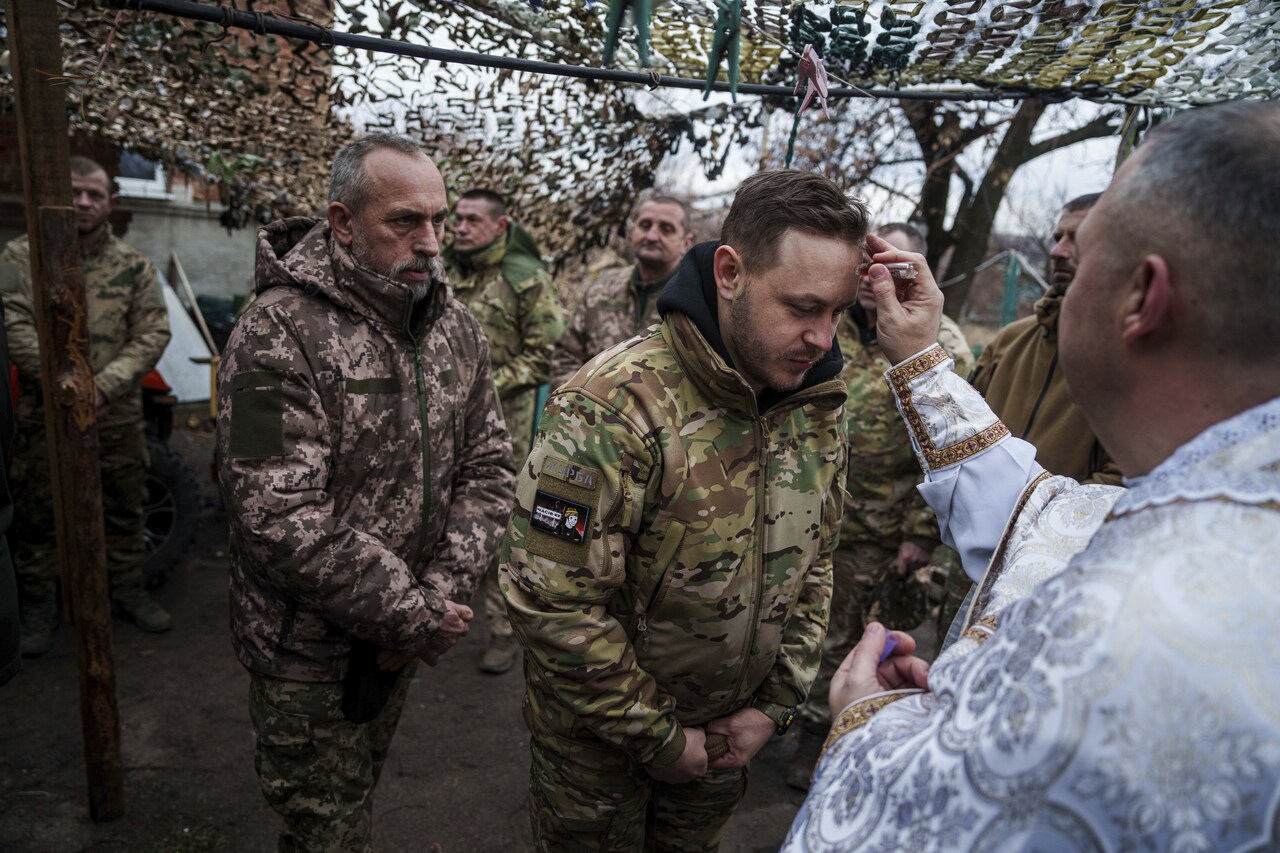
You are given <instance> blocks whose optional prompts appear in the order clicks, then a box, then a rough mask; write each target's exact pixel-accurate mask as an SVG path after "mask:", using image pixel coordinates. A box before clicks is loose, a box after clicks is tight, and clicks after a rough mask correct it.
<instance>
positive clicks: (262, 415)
mask: <svg viewBox="0 0 1280 853" xmlns="http://www.w3.org/2000/svg"><path fill="white" fill-rule="evenodd" d="M437 272H438V277H437V280H436V282H435V283H434V287H433V290H432V292H431V293H430V294H429V295H428V296H427V297H426V298H425V299H423V300H421V301H418V302H416V303H415V301H414V299H413V297H412V294H411V293H410V290H409V288H408V287H407V286H405V285H404V284H401V283H399V282H394V281H391V280H389V279H386V278H383V277H381V276H378V275H375V274H373V273H371V272H369V271H368V270H366V269H363V268H361V267H358V266H356V265H355V263H354V262H353V261H352V259H351V257H350V255H349V254H348V253H347V252H346V251H345V250H344V249H343V248H342V247H341V246H340V245H338V244H337V243H336V241H334V240H333V239H332V238H331V236H330V233H329V228H328V225H327V224H324V223H319V224H318V223H317V222H316V221H315V220H312V219H306V218H301V217H298V218H294V219H286V220H282V221H280V222H276V223H273V224H272V225H270V226H268V227H267V228H265V229H263V230H262V231H261V232H259V239H258V258H257V278H258V282H257V289H258V298H257V299H256V300H255V301H254V302H253V303H252V304H251V305H250V306H249V308H248V309H247V310H246V311H245V313H244V315H243V316H241V318H240V320H239V322H237V324H236V327H235V330H234V331H233V332H232V335H231V339H230V341H229V343H228V344H227V349H226V352H225V353H224V355H223V361H222V364H221V366H220V367H219V370H218V387H219V395H218V398H219V399H218V446H217V454H218V461H219V480H220V483H221V486H222V491H223V495H224V498H225V500H226V504H227V508H228V511H229V513H230V515H231V624H232V632H233V634H234V640H235V647H236V653H237V655H238V657H239V658H240V661H241V663H243V664H244V665H245V666H246V667H248V668H250V669H252V670H255V671H257V672H262V673H265V674H268V675H273V676H276V677H280V678H288V679H294V680H298V681H336V680H339V679H341V678H342V677H343V675H344V673H345V668H346V664H347V658H348V657H349V654H350V643H351V638H352V637H356V638H359V639H361V640H365V641H367V642H370V643H374V644H376V645H378V646H381V647H384V648H392V649H408V648H413V647H415V646H418V645H419V644H421V643H422V642H424V641H425V640H426V639H427V638H429V637H430V636H431V634H433V633H434V632H435V631H436V630H437V628H438V627H439V622H440V619H441V618H442V617H443V614H444V609H445V605H444V601H445V600H446V599H447V600H450V601H455V602H464V603H465V602H468V601H470V599H471V597H472V595H473V593H474V591H475V587H476V583H477V581H478V579H479V578H480V576H481V574H482V573H483V571H484V568H485V566H486V565H488V563H489V562H490V560H491V559H492V555H493V553H494V551H495V550H496V548H497V546H498V542H499V539H500V537H501V534H502V529H503V526H504V525H505V523H506V516H507V511H508V507H510V505H511V500H512V491H513V489H512V476H513V470H514V464H513V462H512V459H511V451H510V444H509V440H508V437H507V432H506V428H505V426H504V425H503V423H502V419H501V417H500V416H499V415H498V413H497V409H496V405H495V398H494V391H493V380H492V377H491V372H490V368H489V355H488V346H487V344H486V342H485V339H484V336H483V334H482V333H481V332H480V329H479V327H478V326H477V324H476V322H475V320H474V319H473V318H472V317H471V315H470V314H468V313H467V310H466V309H465V308H463V307H462V306H461V305H460V304H458V303H457V302H456V301H454V300H453V299H452V298H451V297H450V295H449V290H448V287H447V285H446V284H445V282H444V279H443V272H442V268H441V269H440V270H438V271H437Z"/></svg>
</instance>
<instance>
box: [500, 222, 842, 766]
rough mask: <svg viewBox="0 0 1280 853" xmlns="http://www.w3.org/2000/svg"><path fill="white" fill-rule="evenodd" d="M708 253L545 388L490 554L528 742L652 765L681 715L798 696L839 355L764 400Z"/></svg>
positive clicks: (821, 584) (833, 433)
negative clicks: (717, 312) (740, 354)
mask: <svg viewBox="0 0 1280 853" xmlns="http://www.w3.org/2000/svg"><path fill="white" fill-rule="evenodd" d="M715 245H716V244H714V243H711V244H703V245H702V246H698V247H695V248H694V249H693V250H692V251H691V252H690V253H689V254H688V255H686V256H685V259H684V260H683V261H682V262H681V266H680V268H679V269H678V270H677V272H676V276H675V278H674V279H673V280H672V282H671V283H670V284H669V285H668V286H667V289H666V290H665V291H664V293H663V296H662V305H663V309H662V310H663V313H664V315H665V317H664V320H663V322H662V324H661V325H660V326H659V327H657V328H655V329H653V330H651V331H650V332H648V333H647V334H646V335H644V336H642V337H640V338H638V339H636V340H634V341H630V342H628V343H625V344H620V345H618V346H616V347H614V348H612V349H610V350H607V351H606V352H604V353H603V354H601V355H599V356H597V357H596V358H595V359H593V360H592V361H591V362H590V363H588V364H587V365H586V366H585V367H583V368H582V370H580V371H579V372H578V373H577V374H576V375H575V376H574V377H573V378H572V379H571V380H570V381H569V382H567V383H566V384H565V385H564V386H562V387H561V388H560V389H559V390H558V391H557V392H556V393H554V394H553V395H552V397H551V400H550V401H549V402H548V404H547V409H546V414H545V415H544V416H543V420H542V424H541V428H540V430H539V433H538V436H537V439H536V441H535V442H534V448H533V453H532V454H531V455H530V457H529V460H528V462H527V463H526V465H525V466H524V468H523V469H522V470H521V471H520V474H519V477H518V481H517V497H516V509H515V512H514V513H513V515H512V519H511V523H510V525H509V527H508V530H507V538H506V540H505V541H504V543H503V551H502V557H501V560H502V564H501V573H500V574H501V585H502V591H503V594H504V595H505V596H506V599H507V605H508V610H509V612H510V615H511V622H512V625H513V626H514V628H515V630H516V632H517V633H518V635H519V636H520V638H521V640H522V642H523V644H524V646H525V648H526V650H527V654H526V658H525V671H526V680H527V682H528V685H529V698H528V710H529V715H530V718H531V720H530V723H531V726H532V727H533V729H534V732H535V736H553V737H569V738H574V739H577V738H598V739H601V740H603V741H605V742H606V743H608V744H610V745H612V747H614V748H616V749H620V750H622V751H624V752H625V753H627V754H628V755H629V756H631V757H632V758H633V759H634V760H636V761H639V762H642V763H651V764H653V765H655V766H662V765H665V764H668V763H670V762H673V761H675V760H676V759H677V758H678V757H679V756H680V754H681V752H682V751H683V749H684V742H685V738H684V732H683V729H682V726H684V725H702V724H704V723H706V722H708V721H709V720H712V719H715V718H717V717H721V716H724V715H726V714H729V713H731V712H732V711H734V710H736V709H738V708H741V707H743V706H744V705H746V704H747V703H748V702H750V701H751V700H752V699H753V697H754V698H755V699H758V700H760V701H763V702H771V703H777V704H781V705H787V706H794V705H798V704H800V703H801V702H803V701H804V699H805V697H806V696H807V695H808V692H809V686H810V684H811V683H812V681H813V678H814V676H815V674H816V672H817V666H818V659H819V655H820V652H821V645H822V638H823V636H824V634H825V632H826V626H827V620H828V615H829V605H830V597H831V583H832V571H831V553H832V548H833V547H834V544H835V540H836V537H837V533H838V529H839V523H840V521H839V519H840V506H841V492H840V487H839V482H840V480H841V478H842V477H843V471H844V463H845V437H844V424H843V417H842V412H843V405H844V400H845V391H844V386H843V385H842V384H841V383H840V382H839V380H838V379H836V376H837V375H838V373H839V369H840V354H839V350H838V349H837V348H833V349H832V351H831V352H830V353H828V355H827V357H826V358H825V359H824V360H823V361H822V362H820V363H819V364H818V365H816V366H815V367H814V369H813V371H812V372H811V376H810V378H809V380H807V383H808V384H806V385H805V386H804V387H802V388H801V389H799V390H797V391H794V392H792V393H790V394H789V395H785V396H784V395H776V394H775V395H769V396H768V397H766V398H764V399H763V400H762V401H757V398H756V396H755V394H754V393H753V392H752V390H751V388H750V387H749V386H748V385H747V384H746V382H745V381H744V380H743V379H742V377H741V376H740V375H739V374H738V373H737V372H736V371H735V370H734V369H733V368H732V367H730V366H729V364H728V363H727V360H726V358H725V357H724V356H723V355H722V353H723V344H722V343H721V342H720V335H719V330H718V328H717V326H716V322H715V320H714V314H713V313H712V309H711V307H710V305H709V304H708V297H707V296H706V295H704V291H703V289H702V287H703V284H702V280H703V278H704V277H709V276H710V275H711V254H712V252H713V251H714V248H715ZM710 292H711V293H712V294H713V293H714V291H710ZM710 298H714V296H713V295H712V296H711V297H710ZM771 398H776V399H771Z"/></svg>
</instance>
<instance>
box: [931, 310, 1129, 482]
mask: <svg viewBox="0 0 1280 853" xmlns="http://www.w3.org/2000/svg"><path fill="white" fill-rule="evenodd" d="M1061 305H1062V297H1061V296H1059V295H1057V294H1049V295H1047V296H1044V297H1043V298H1041V299H1040V300H1039V301H1038V302H1036V310H1035V314H1033V315H1032V316H1030V317H1024V318H1023V319H1021V320H1017V321H1015V322H1013V323H1010V324H1009V325H1007V326H1005V327H1004V328H1003V329H1001V330H1000V332H999V334H997V335H996V336H995V337H994V338H992V339H991V342H990V343H989V344H987V346H986V347H985V348H984V349H983V350H982V355H981V356H980V357H979V358H978V364H977V366H975V367H974V368H973V374H972V375H971V376H970V377H969V381H970V382H971V383H972V384H973V387H975V388H977V389H978V392H979V393H980V394H982V396H983V397H985V398H986V400H987V404H988V405H990V406H991V409H992V410H993V411H994V412H995V413H996V416H997V417H998V418H1000V420H1002V421H1003V422H1004V423H1005V424H1006V425H1007V426H1008V427H1009V431H1010V432H1012V433H1013V434H1014V435H1016V436H1017V437H1018V438H1021V439H1023V440H1025V441H1028V442H1030V443H1031V444H1034V445H1035V448H1036V461H1038V462H1039V463H1040V464H1041V465H1043V466H1044V467H1045V469H1046V470H1048V471H1049V472H1050V473H1053V474H1059V475H1061V476H1064V477H1070V478H1072V479H1073V480H1076V481H1078V482H1081V483H1101V484H1103V485H1107V486H1118V485H1120V484H1121V475H1120V467H1119V466H1118V465H1116V464H1115V462H1113V461H1111V457H1110V455H1108V453H1107V451H1106V449H1105V448H1104V447H1103V446H1102V444H1101V442H1099V441H1098V439H1097V437H1096V436H1095V435H1094V434H1093V430H1092V429H1090V427H1089V423H1088V421H1086V420H1085V419H1084V413H1083V412H1081V411H1080V409H1079V407H1077V406H1076V404H1075V403H1074V402H1072V401H1071V397H1070V396H1069V395H1068V392H1067V379H1066V376H1065V375H1064V374H1063V372H1062V367H1061V366H1060V365H1059V364H1058V316H1059V308H1060V306H1061ZM956 371H957V372H960V373H962V375H963V372H962V371H961V370H960V367H959V366H958V365H957V367H956Z"/></svg>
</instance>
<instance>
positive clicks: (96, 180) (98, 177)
mask: <svg viewBox="0 0 1280 853" xmlns="http://www.w3.org/2000/svg"><path fill="white" fill-rule="evenodd" d="M110 185H111V179H110V178H109V177H107V173H106V172H104V171H102V170H101V169H98V170H97V171H93V172H90V173H89V174H87V175H75V174H73V175H72V176H71V186H72V187H75V188H77V189H78V188H82V187H83V188H90V187H95V188H97V189H106V188H107V187H109V186H110Z"/></svg>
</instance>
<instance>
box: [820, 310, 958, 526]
mask: <svg viewBox="0 0 1280 853" xmlns="http://www.w3.org/2000/svg"><path fill="white" fill-rule="evenodd" d="M865 316H866V315H865V314H863V313H862V310H861V308H859V307H857V306H855V307H854V309H853V310H852V311H849V312H848V313H847V314H846V315H845V317H844V319H843V320H842V321H841V322H840V326H839V328H838V329H837V331H836V336H837V338H838V340H839V341H840V349H841V351H842V352H843V353H844V372H843V373H841V374H840V378H841V379H842V380H843V381H844V383H845V385H846V386H847V387H848V389H849V402H848V404H847V406H846V407H845V409H846V414H847V417H848V431H849V479H848V481H847V482H846V490H847V491H848V493H849V499H848V503H847V504H846V506H845V511H844V525H843V526H842V528H841V532H840V544H841V546H842V547H843V546H848V545H852V544H854V543H860V542H869V543H874V544H877V545H880V546H881V547H884V548H890V549H895V550H896V549H897V547H898V546H899V545H900V544H901V543H902V542H903V540H908V541H911V542H914V543H915V544H916V545H919V546H920V547H922V548H924V549H926V550H929V551H932V550H933V549H934V548H935V547H937V545H938V542H939V541H940V540H939V538H938V522H937V520H936V519H935V518H934V515H933V511H932V510H930V509H929V507H928V506H927V505H926V504H925V502H924V498H922V497H920V494H919V493H918V492H917V491H916V486H917V485H919V483H920V481H921V480H922V479H923V475H922V474H921V472H920V465H919V464H918V463H917V462H916V456H915V452H914V451H913V450H912V449H911V439H910V437H909V436H908V435H907V427H906V424H904V423H903V422H902V416H901V415H899V414H898V407H897V404H896V403H895V401H894V397H893V392H892V391H891V390H890V389H889V383H888V382H886V381H885V378H884V375H885V372H886V371H887V370H889V368H891V367H893V365H892V364H890V363H889V359H888V358H886V357H885V355H884V352H883V351H881V349H880V344H879V343H878V342H877V340H876V336H875V329H874V328H868V327H867V324H866V322H865ZM938 343H940V344H942V346H943V348H944V349H945V350H946V351H947V353H948V354H949V355H950V356H951V357H952V358H954V359H955V361H956V365H957V368H956V369H957V370H958V371H959V372H960V373H961V374H962V375H963V374H964V373H967V372H968V369H969V367H970V366H972V365H973V353H972V352H971V351H970V349H969V345H968V343H967V342H966V341H965V339H964V334H963V333H961V331H960V327H959V326H957V325H956V324H955V321H954V320H952V319H951V318H950V317H946V316H943V318H942V328H941V329H939V331H938Z"/></svg>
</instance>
